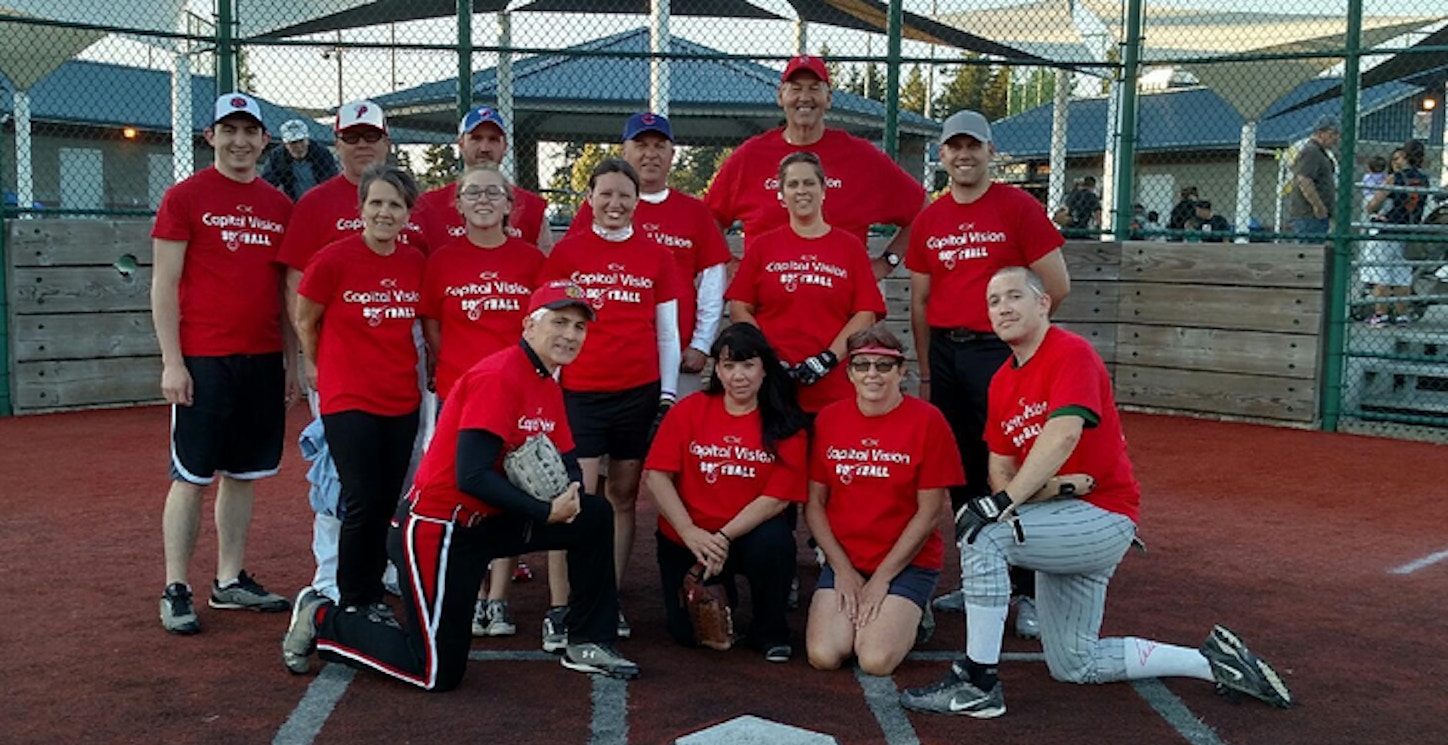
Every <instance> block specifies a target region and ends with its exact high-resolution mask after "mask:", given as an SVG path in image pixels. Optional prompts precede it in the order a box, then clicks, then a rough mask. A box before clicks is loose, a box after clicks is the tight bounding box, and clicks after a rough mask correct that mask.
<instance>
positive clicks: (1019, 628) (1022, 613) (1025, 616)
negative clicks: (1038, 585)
mask: <svg viewBox="0 0 1448 745" xmlns="http://www.w3.org/2000/svg"><path fill="white" fill-rule="evenodd" d="M1016 636H1018V637H1020V638H1022V639H1040V638H1041V621H1040V619H1038V618H1037V617H1036V600H1035V598H1030V597H1026V596H1025V595H1021V596H1019V597H1017V598H1016Z"/></svg>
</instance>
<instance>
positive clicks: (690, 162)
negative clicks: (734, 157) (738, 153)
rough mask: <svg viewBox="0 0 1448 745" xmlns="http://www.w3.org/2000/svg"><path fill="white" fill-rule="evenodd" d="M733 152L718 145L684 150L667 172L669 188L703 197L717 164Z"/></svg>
mask: <svg viewBox="0 0 1448 745" xmlns="http://www.w3.org/2000/svg"><path fill="white" fill-rule="evenodd" d="M733 151H734V149H733V148H726V147H721V146H718V145H707V146H699V147H688V148H684V149H683V152H681V153H680V154H679V156H678V160H677V161H676V162H675V165H674V168H673V169H672V170H671V171H669V186H671V187H673V188H675V189H678V190H679V191H682V192H685V193H688V194H693V195H694V196H696V197H702V196H704V194H705V193H706V192H708V190H709V184H710V183H712V182H713V181H714V174H715V173H717V172H718V171H719V164H720V163H723V162H724V159H725V158H726V157H728V156H729V153H731V152H733Z"/></svg>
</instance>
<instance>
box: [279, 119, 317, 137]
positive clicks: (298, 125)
mask: <svg viewBox="0 0 1448 745" xmlns="http://www.w3.org/2000/svg"><path fill="white" fill-rule="evenodd" d="M281 131H282V142H300V141H302V140H306V139H310V138H311V134H309V133H308V132H307V123H306V122H304V121H302V120H301V119H291V120H289V121H287V122H286V123H285V124H283V125H282V128H281Z"/></svg>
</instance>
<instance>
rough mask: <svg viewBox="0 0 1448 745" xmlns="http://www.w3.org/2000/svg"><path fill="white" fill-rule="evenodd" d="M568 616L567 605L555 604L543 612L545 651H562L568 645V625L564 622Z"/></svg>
mask: <svg viewBox="0 0 1448 745" xmlns="http://www.w3.org/2000/svg"><path fill="white" fill-rule="evenodd" d="M567 617H568V606H566V605H555V606H553V607H552V608H549V609H548V612H546V613H544V614H543V651H544V652H555V653H556V652H562V651H563V650H564V648H565V647H567V646H568V627H567V626H565V625H564V623H563V621H564V619H565V618H567Z"/></svg>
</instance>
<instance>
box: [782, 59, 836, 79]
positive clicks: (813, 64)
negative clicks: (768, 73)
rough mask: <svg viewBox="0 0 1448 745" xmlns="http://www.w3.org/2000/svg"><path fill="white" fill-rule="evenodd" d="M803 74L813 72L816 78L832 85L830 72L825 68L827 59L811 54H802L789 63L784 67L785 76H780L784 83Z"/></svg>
mask: <svg viewBox="0 0 1448 745" xmlns="http://www.w3.org/2000/svg"><path fill="white" fill-rule="evenodd" d="M801 72H812V73H814V76H815V77H817V78H819V79H820V80H823V81H825V85H829V84H830V71H829V70H828V69H826V68H825V58H824V57H816V56H814V55H811V54H801V55H799V56H798V57H795V58H794V59H792V60H790V61H789V64H787V65H785V66H784V74H783V75H781V76H779V80H780V82H782V83H787V82H789V79H790V78H792V77H794V76H795V75H797V74H799V73H801Z"/></svg>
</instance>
